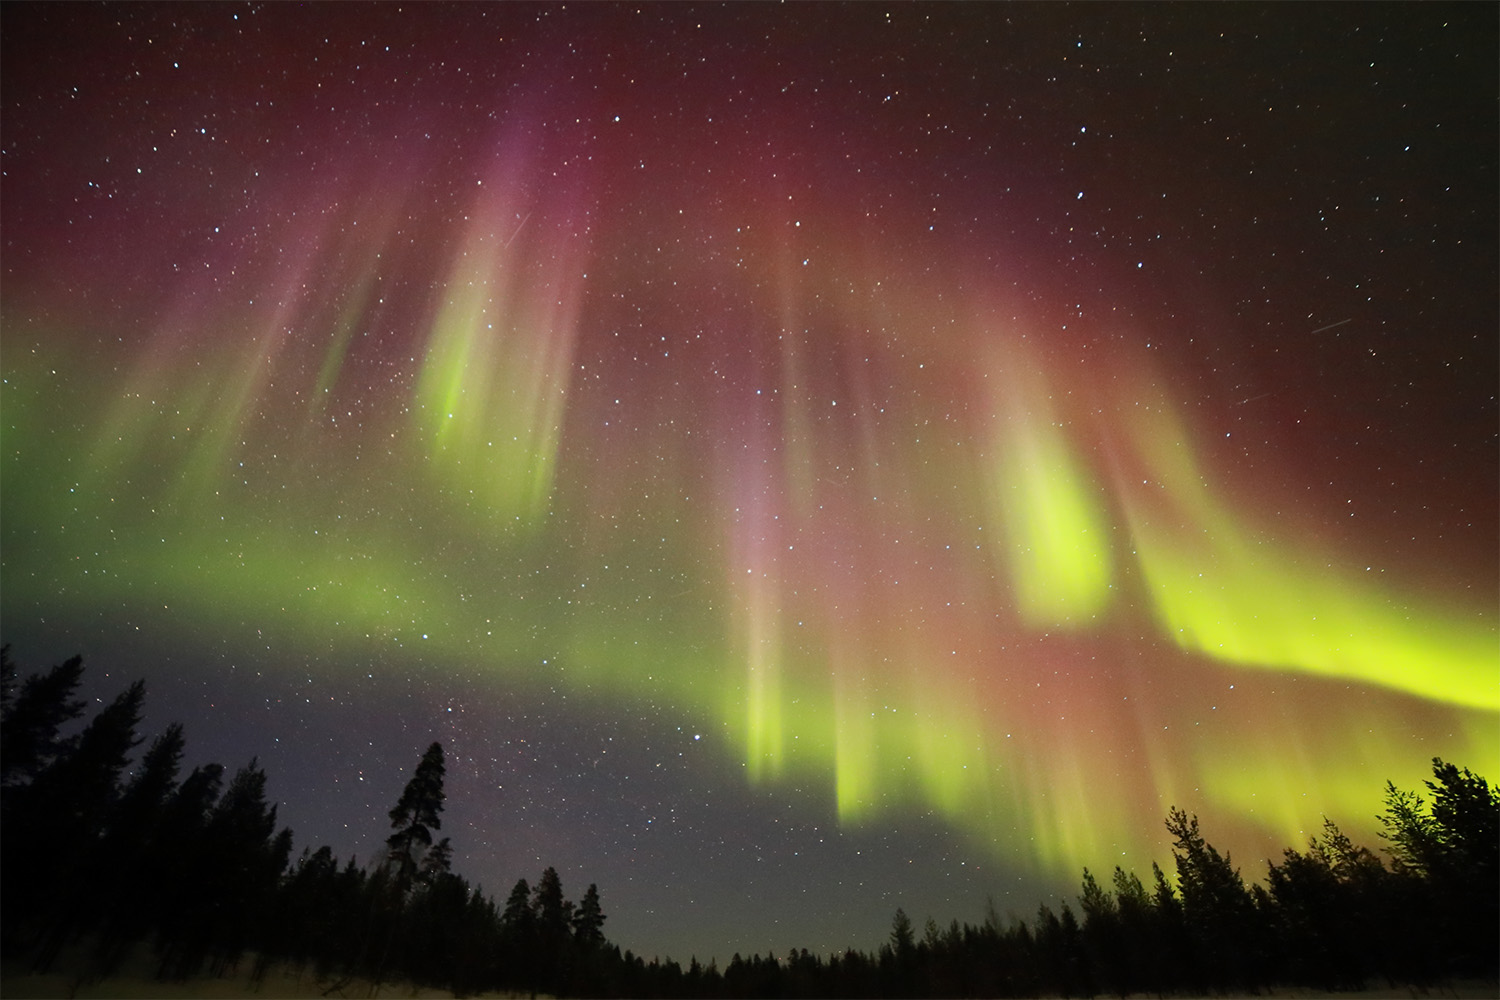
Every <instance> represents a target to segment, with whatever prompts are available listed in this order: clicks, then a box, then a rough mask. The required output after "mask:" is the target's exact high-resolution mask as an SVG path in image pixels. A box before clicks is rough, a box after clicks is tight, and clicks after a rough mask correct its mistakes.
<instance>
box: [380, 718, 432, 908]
mask: <svg viewBox="0 0 1500 1000" xmlns="http://www.w3.org/2000/svg"><path fill="white" fill-rule="evenodd" d="M443 773H444V769H443V745H442V744H441V743H433V744H432V746H430V747H428V748H427V752H426V753H424V754H423V755H422V760H421V762H420V763H418V764H417V770H416V772H415V773H414V774H413V775H412V776H411V780H410V781H408V782H407V783H406V787H405V788H403V789H402V790H401V798H400V799H399V800H398V801H397V802H396V804H395V805H394V806H393V807H391V812H390V817H391V827H392V828H393V829H394V830H395V831H396V832H395V833H393V834H391V835H390V836H389V837H388V838H386V846H387V847H388V848H389V852H390V853H389V855H388V856H389V858H390V861H391V863H392V864H393V865H394V866H395V868H396V886H397V889H398V892H399V893H400V894H401V895H403V896H404V895H405V894H406V892H408V891H410V889H411V886H412V883H413V882H414V881H415V880H416V878H417V875H418V871H419V867H418V865H419V862H420V861H421V857H422V854H423V853H424V852H425V851H426V849H427V848H429V847H431V846H432V831H433V830H437V829H439V828H441V827H442V825H443V821H442V820H441V819H440V818H439V817H438V813H440V812H442V811H443V799H444V794H443Z"/></svg>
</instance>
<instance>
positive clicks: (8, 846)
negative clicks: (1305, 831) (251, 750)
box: [0, 647, 1500, 997]
mask: <svg viewBox="0 0 1500 1000" xmlns="http://www.w3.org/2000/svg"><path fill="white" fill-rule="evenodd" d="M83 669H84V668H83V663H82V661H81V659H80V658H79V657H74V658H72V659H69V660H67V661H65V662H63V663H60V664H58V665H56V666H54V667H52V668H51V669H50V670H47V671H45V672H39V673H32V674H29V675H27V676H24V677H23V676H21V672H20V670H19V669H18V667H17V666H16V665H15V664H14V663H12V661H11V659H10V656H9V652H8V647H7V652H6V655H5V660H4V686H3V693H4V707H3V728H0V740H3V744H0V752H3V758H0V762H3V772H4V773H3V810H4V811H3V831H4V838H3V852H4V853H3V864H4V868H3V884H4V887H5V888H4V893H3V897H0V899H3V907H4V913H3V916H4V925H3V932H4V937H3V945H4V956H5V961H6V967H7V970H9V971H10V972H18V971H29V972H46V971H59V970H58V969H57V967H58V965H59V963H68V964H70V965H71V966H77V967H70V968H67V969H66V970H61V971H66V972H68V973H69V974H70V975H75V976H77V977H78V980H79V981H80V982H82V981H88V980H90V979H93V980H98V979H103V978H106V977H108V976H109V975H111V974H112V973H113V972H115V971H116V970H117V969H118V967H119V965H120V963H121V962H122V960H123V959H124V958H125V957H126V956H127V955H128V954H130V953H131V952H132V951H140V950H145V951H146V952H148V953H149V954H150V956H151V957H152V963H153V965H154V968H155V970H156V975H157V976H158V977H159V978H160V979H161V980H185V979H193V978H195V977H225V978H243V979H244V980H245V981H246V982H248V983H250V984H252V986H253V984H255V983H258V982H259V981H260V980H261V979H262V977H263V976H264V975H265V973H266V972H267V970H269V969H271V968H272V967H275V966H278V965H282V966H286V967H291V968H295V969H298V970H301V971H302V972H304V973H306V974H310V975H314V976H316V977H317V978H318V981H319V982H320V984H321V983H326V984H327V986H326V988H327V990H328V995H353V994H343V993H342V991H343V990H344V989H347V988H349V987H350V986H351V984H353V983H354V982H355V981H356V980H358V981H359V982H361V983H373V984H375V986H376V987H378V986H379V985H380V984H382V983H409V984H415V985H425V986H429V987H437V988H443V989H447V990H451V991H452V992H453V993H454V994H455V995H459V996H466V995H479V994H484V993H493V992H505V993H511V994H517V993H526V994H530V995H540V994H549V995H556V996H600V997H604V996H628V997H637V996H638V997H700V996H703V997H821V996H832V997H927V996H932V997H948V996H972V997H1030V996H1065V997H1092V996H1102V995H1119V996H1126V995H1130V994H1146V993H1150V994H1156V995H1163V996H1166V995H1201V994H1208V993H1232V994H1245V993H1256V992H1260V991H1264V990H1266V989H1269V988H1275V987H1285V986H1306V987H1310V988H1315V989H1326V990H1345V989H1349V990H1356V989H1362V988H1368V987H1379V986H1383V985H1384V986H1391V985H1402V986H1411V987H1415V988H1426V987H1431V986H1434V985H1437V984H1441V983H1445V982H1449V981H1452V980H1454V979H1459V978H1462V979H1478V980H1480V981H1484V980H1493V979H1494V978H1495V976H1496V972H1497V969H1496V965H1497V955H1496V941H1497V940H1500V892H1497V884H1500V869H1497V860H1500V859H1497V853H1500V794H1497V791H1496V790H1495V789H1494V788H1492V787H1491V786H1490V785H1489V784H1488V782H1487V781H1486V780H1485V779H1484V778H1482V777H1480V776H1479V775H1476V774H1474V773H1472V772H1471V771H1470V770H1469V769H1468V768H1465V767H1460V766H1458V765H1457V764H1454V763H1450V762H1447V761H1444V760H1442V759H1439V758H1435V759H1434V760H1433V761H1432V778H1431V780H1429V781H1427V782H1426V787H1425V788H1424V789H1420V790H1413V789H1403V788H1398V787H1396V786H1395V785H1394V784H1389V783H1388V784H1387V787H1386V790H1385V810H1384V813H1383V814H1382V815H1381V816H1380V817H1379V822H1380V824H1381V826H1382V828H1383V830H1384V832H1383V833H1382V842H1381V843H1380V844H1378V845H1376V846H1375V847H1370V846H1363V845H1357V844H1355V843H1353V842H1351V840H1350V839H1349V838H1348V837H1347V836H1345V835H1344V834H1343V833H1342V832H1340V830H1339V828H1338V826H1337V825H1335V823H1334V822H1333V821H1332V820H1325V821H1324V826H1323V831H1322V833H1321V834H1320V835H1318V836H1316V837H1313V838H1312V839H1311V840H1310V841H1309V842H1308V843H1307V844H1305V845H1301V846H1299V847H1288V848H1287V849H1286V850H1285V852H1284V853H1283V855H1282V856H1281V857H1280V858H1276V859H1272V860H1270V861H1269V862H1268V865H1267V870H1266V873H1265V877H1264V878H1263V879H1255V878H1248V877H1247V876H1246V875H1245V874H1244V872H1243V871H1242V869H1241V868H1240V867H1239V866H1237V865H1236V864H1235V863H1234V862H1233V861H1232V860H1231V858H1230V857H1229V856H1228V855H1226V854H1221V853H1220V852H1219V851H1218V850H1217V849H1216V848H1215V847H1214V846H1213V845H1212V844H1211V843H1210V842H1209V840H1208V839H1207V833H1206V832H1205V831H1203V830H1201V829H1200V828H1199V824H1198V819H1197V817H1196V816H1193V815H1189V814H1188V813H1186V812H1184V811H1182V810H1179V809H1175V808H1174V809H1172V810H1171V811H1170V812H1169V813H1168V815H1167V817H1166V820H1165V822H1166V828H1167V830H1168V832H1169V834H1170V835H1171V837H1172V840H1173V844H1174V847H1173V851H1172V861H1171V863H1170V864H1169V865H1168V866H1167V867H1166V868H1165V869H1164V868H1163V867H1161V866H1159V865H1153V866H1152V870H1151V871H1150V872H1149V873H1147V874H1141V873H1137V872H1134V871H1127V870H1124V869H1122V868H1119V867H1117V868H1115V869H1114V870H1113V871H1112V872H1108V873H1102V872H1101V873H1095V872H1092V871H1089V870H1088V869H1084V870H1083V872H1082V873H1081V882H1080V886H1079V891H1078V894H1077V897H1076V901H1072V902H1063V903H1062V904H1061V905H1060V906H1059V907H1057V908H1056V909H1054V908H1052V907H1051V906H1048V905H1042V906H1040V907H1039V908H1038V909H1037V911H1036V912H1035V914H1034V916H1032V917H1030V918H1029V919H1016V918H1011V919H1002V918H1001V917H1000V916H999V915H998V914H996V913H995V912H994V911H993V908H992V909H991V912H990V913H989V914H988V915H987V916H986V917H985V919H984V920H983V922H981V923H979V924H977V925H976V924H972V923H963V924H960V923H959V922H958V921H957V920H950V921H949V922H948V923H946V924H943V923H940V922H938V920H937V919H936V918H934V917H927V918H926V920H925V922H924V923H922V924H920V925H919V924H918V923H917V922H915V921H914V920H913V919H912V918H911V916H909V915H908V914H907V913H905V912H904V911H903V910H902V909H897V910H896V911H895V914H894V918H893V920H892V923H891V929H890V935H889V939H888V940H885V941H875V942H870V943H869V945H868V946H867V948H866V949H865V950H857V949H852V948H851V949H849V950H846V951H844V952H843V953H842V954H828V955H818V954H811V953H809V952H808V951H807V950H806V949H805V948H797V947H792V948H789V949H788V950H787V951H786V952H784V953H782V954H775V953H768V954H765V955H759V954H756V955H750V956H748V957H746V956H741V955H739V954H735V955H733V956H732V957H730V958H729V960H728V961H727V962H724V963H722V964H721V963H720V961H719V960H718V958H717V957H714V958H710V959H709V960H708V962H707V964H704V963H702V962H700V961H699V959H698V958H697V957H696V956H692V957H689V961H688V963H687V964H686V965H685V966H684V965H683V964H682V962H681V961H680V960H679V958H680V956H674V957H671V958H668V957H666V956H652V957H649V958H648V957H646V956H641V955H636V954H633V953H632V952H630V951H628V950H626V951H624V952H622V951H621V950H620V948H619V947H618V946H616V945H613V944H611V943H610V941H609V938H608V936H607V934H606V932H605V926H606V913H605V910H604V908H603V907H604V902H603V900H604V898H605V896H604V893H603V892H601V890H600V888H599V887H598V886H596V885H589V886H588V887H587V888H586V889H585V890H584V892H583V893H582V895H581V897H580V898H578V899H577V900H576V901H575V900H574V899H570V898H569V897H568V895H567V893H568V890H567V889H565V887H564V886H563V884H562V881H561V879H560V878H559V876H558V873H557V871H556V870H555V869H553V868H551V867H549V868H547V869H546V870H544V871H543V872H541V873H540V875H539V876H538V877H537V880H536V882H535V883H534V884H533V883H532V882H530V881H528V879H526V878H520V879H518V880H517V881H516V883H515V885H514V886H513V887H512V888H511V889H510V890H509V892H508V893H506V894H505V896H504V898H503V899H502V898H501V897H500V896H498V895H490V894H487V893H486V892H485V891H484V890H483V889H482V888H481V887H479V886H475V885H472V884H470V883H469V881H468V880H466V879H465V878H464V877H463V875H462V874H460V873H458V872H456V871H454V870H452V865H451V857H452V853H453V847H452V845H451V843H450V841H449V838H448V837H447V836H444V835H443V831H442V826H443V823H442V819H443V817H442V814H443V809H444V798H445V795H444V781H443V779H444V756H443V747H442V745H441V744H440V743H436V742H435V743H433V744H432V745H431V746H430V747H429V748H428V749H427V751H426V753H424V754H423V755H422V757H421V759H420V761H419V762H417V764H416V766H415V769H414V771H413V772H412V776H411V778H410V780H409V781H408V782H407V784H406V786H405V788H404V790H403V791H402V794H401V796H400V798H399V800H398V801H397V802H396V803H394V804H393V806H392V807H391V809H390V812H389V828H388V836H387V838H386V840H385V850H384V852H383V853H382V854H381V855H380V856H378V857H372V858H365V859H357V858H353V857H350V858H338V857H335V856H334V855H333V853H332V851H331V850H330V849H329V848H328V847H326V846H323V847H318V848H312V847H307V846H304V847H301V848H300V850H299V848H298V845H297V843H296V841H295V837H294V834H293V831H292V830H290V829H287V828H286V827H282V826H279V825H278V821H277V815H276V808H275V806H274V805H271V804H270V802H269V799H268V794H267V787H268V782H269V781H270V780H271V778H270V777H269V776H268V775H267V774H266V772H265V771H264V770H263V769H262V768H261V767H260V766H259V765H258V764H257V762H256V761H255V760H250V761H248V762H246V763H244V764H242V765H240V766H239V767H238V768H237V769H234V770H230V769H228V768H226V767H225V766H223V765H221V764H218V763H210V764H203V765H199V766H195V767H192V768H191V769H190V770H187V771H186V772H185V773H184V759H185V754H186V746H187V740H186V733H185V732H184V729H183V727H182V726H181V725H176V724H173V725H169V726H168V727H167V728H165V729H164V730H162V731H161V732H158V733H155V734H145V733H142V732H140V731H139V726H140V722H141V718H142V712H143V706H144V702H145V697H146V692H145V688H144V685H143V683H141V682H136V683H133V684H131V685H130V686H129V687H127V688H126V689H125V690H123V691H121V692H119V693H118V695H117V696H116V697H115V698H114V699H113V700H112V701H110V702H109V703H108V704H105V705H104V706H103V707H102V708H100V709H99V710H98V711H97V712H94V713H93V714H92V715H88V716H86V714H85V711H84V708H85V706H84V703H83V701H82V700H80V699H78V697H77V690H78V687H79V683H80V680H81V678H82V676H83ZM607 888H608V887H605V889H606V890H607ZM80 963H81V966H80Z"/></svg>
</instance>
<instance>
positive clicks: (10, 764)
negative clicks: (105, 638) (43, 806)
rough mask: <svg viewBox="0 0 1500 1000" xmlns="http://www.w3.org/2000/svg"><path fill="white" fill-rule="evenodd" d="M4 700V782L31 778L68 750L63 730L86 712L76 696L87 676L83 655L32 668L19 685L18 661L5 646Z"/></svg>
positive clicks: (0, 655)
mask: <svg viewBox="0 0 1500 1000" xmlns="http://www.w3.org/2000/svg"><path fill="white" fill-rule="evenodd" d="M0 661H3V672H4V687H3V690H4V693H5V698H4V704H3V708H0V785H4V786H6V787H8V786H11V785H14V784H18V783H20V782H24V781H29V780H31V779H32V778H34V777H36V775H37V774H38V773H39V772H40V771H42V770H43V769H44V768H46V766H47V765H48V764H51V763H52V761H53V760H54V759H56V758H57V757H58V756H59V755H60V754H62V753H63V752H64V751H66V750H67V749H68V747H69V745H70V742H71V741H67V740H61V739H59V737H58V730H59V729H60V728H61V727H62V726H64V725H66V724H67V723H69V722H71V721H72V720H74V719H76V718H78V717H79V716H80V715H82V714H83V701H82V700H81V699H77V698H74V697H73V696H74V693H75V692H76V691H77V690H78V682H79V681H80V680H82V678H83V657H81V656H75V657H73V658H71V659H69V660H65V661H64V662H62V663H59V664H58V665H57V666H55V667H53V668H52V669H51V670H49V671H47V673H45V674H32V675H31V676H29V677H27V678H26V680H25V681H23V682H22V684H21V689H20V691H19V692H16V691H15V673H16V667H15V664H14V663H12V662H11V659H10V647H9V646H5V647H4V648H3V649H0Z"/></svg>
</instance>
